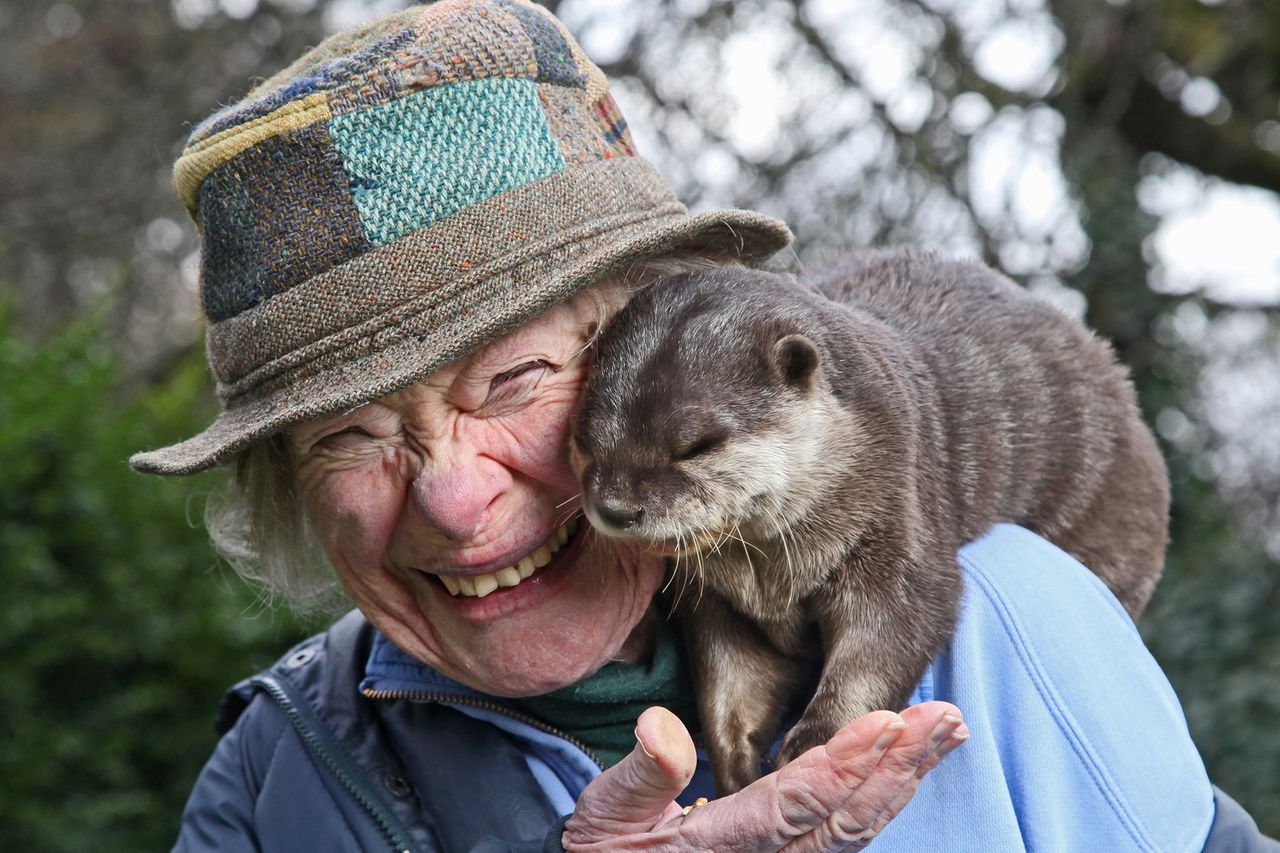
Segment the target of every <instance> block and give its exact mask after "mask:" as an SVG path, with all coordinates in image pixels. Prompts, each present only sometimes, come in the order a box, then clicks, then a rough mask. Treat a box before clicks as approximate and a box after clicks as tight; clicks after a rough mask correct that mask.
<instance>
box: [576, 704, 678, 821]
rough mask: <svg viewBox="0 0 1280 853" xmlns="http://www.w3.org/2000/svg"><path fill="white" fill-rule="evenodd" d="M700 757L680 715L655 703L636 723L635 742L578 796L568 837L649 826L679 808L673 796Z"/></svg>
mask: <svg viewBox="0 0 1280 853" xmlns="http://www.w3.org/2000/svg"><path fill="white" fill-rule="evenodd" d="M697 763H698V759H697V755H696V754H695V752H694V749H693V739H692V738H690V737H689V732H688V730H687V729H686V728H685V727H684V723H682V722H680V719H679V717H677V716H676V715H675V714H673V713H671V712H670V711H668V710H666V709H665V708H659V707H653V708H649V709H647V710H646V711H645V712H644V713H643V714H641V715H640V719H639V721H638V722H637V723H636V748H635V749H633V750H632V751H631V753H630V754H629V755H627V756H626V757H625V758H623V759H622V760H621V761H619V762H618V763H617V764H615V765H614V766H613V767H610V768H609V769H608V770H606V771H604V772H603V773H601V774H600V775H599V776H598V777H597V778H596V779H595V780H593V781H592V782H591V784H590V785H588V786H587V787H586V790H584V791H583V792H582V796H580V797H579V798H578V804H577V807H576V808H575V810H574V813H573V817H572V818H571V819H570V820H569V823H568V824H567V825H566V827H565V838H566V840H571V841H572V842H573V843H575V844H591V843H600V842H603V841H607V840H608V839H610V838H615V837H617V836H618V835H620V834H626V833H633V832H648V831H649V830H651V829H652V828H653V827H654V826H655V825H656V824H658V823H659V822H661V821H664V820H666V819H668V818H670V817H671V816H673V815H677V814H679V813H680V807H679V806H677V805H676V804H675V802H674V800H675V798H676V796H677V795H678V794H679V793H680V792H681V791H683V790H684V788H685V786H686V785H688V784H689V780H690V779H691V778H692V777H693V771H694V769H695V768H696V767H697Z"/></svg>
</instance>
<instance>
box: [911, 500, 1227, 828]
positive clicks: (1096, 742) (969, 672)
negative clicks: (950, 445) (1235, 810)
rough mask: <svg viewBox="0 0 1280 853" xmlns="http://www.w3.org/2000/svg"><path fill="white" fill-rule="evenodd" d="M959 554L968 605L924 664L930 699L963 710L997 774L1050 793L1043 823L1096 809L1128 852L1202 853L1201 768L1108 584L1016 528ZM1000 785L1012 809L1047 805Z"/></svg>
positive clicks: (1170, 697)
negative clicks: (928, 667)
mask: <svg viewBox="0 0 1280 853" xmlns="http://www.w3.org/2000/svg"><path fill="white" fill-rule="evenodd" d="M958 560H959V563H960V566H961V570H962V572H963V575H964V579H965V593H964V604H963V610H962V616H961V620H960V624H959V626H958V628H957V631H956V634H955V637H954V638H953V640H952V643H951V645H950V647H949V648H948V650H947V652H946V653H945V654H944V655H943V657H942V658H940V660H939V662H938V663H936V664H935V666H934V667H933V669H932V674H933V677H934V680H935V687H937V688H939V692H940V693H945V694H949V695H939V697H938V698H946V699H948V700H949V701H953V702H955V703H956V704H957V705H958V706H959V707H960V708H961V709H962V710H963V711H964V712H965V715H966V718H967V719H969V718H970V716H971V712H970V709H972V710H973V712H974V713H975V714H976V715H977V716H978V719H977V722H978V725H979V726H985V727H987V729H988V733H989V735H990V743H989V746H990V748H991V749H992V750H993V751H994V755H993V760H995V761H998V762H999V763H1000V764H1001V767H1002V770H1003V773H1004V775H1005V778H1006V779H1013V780H1015V782H1016V781H1017V780H1019V779H1022V780H1027V779H1037V780H1038V783H1039V784H1041V785H1046V784H1047V785H1051V786H1055V787H1057V788H1058V789H1059V796H1058V797H1057V798H1056V800H1057V802H1056V805H1055V806H1053V808H1052V812H1053V813H1052V815H1051V814H1048V813H1046V815H1045V816H1044V817H1043V821H1042V823H1041V826H1042V827H1043V828H1046V829H1049V828H1052V827H1054V826H1056V825H1059V823H1060V819H1061V818H1062V817H1063V816H1064V815H1070V816H1071V817H1072V818H1074V819H1077V820H1080V821H1084V823H1077V824H1076V825H1077V826H1080V825H1086V826H1087V825H1091V824H1092V825H1095V826H1098V825H1101V819H1102V817H1103V816H1106V818H1107V821H1106V822H1107V823H1108V824H1110V825H1111V826H1112V827H1113V829H1114V832H1116V833H1117V838H1118V839H1123V841H1124V844H1125V847H1126V848H1129V849H1135V850H1160V851H1165V850H1170V851H1172V850H1199V849H1201V846H1202V844H1203V840H1204V837H1205V834H1206V833H1207V831H1208V827H1209V824H1210V822H1211V821H1212V818H1213V794H1212V788H1211V786H1210V785H1209V781H1208V777H1207V774H1206V773H1205V770H1204V765H1203V763H1202V761H1201V759H1200V756H1199V753H1198V751H1197V750H1196V748H1195V745H1194V743H1193V742H1192V740H1191V736H1190V733H1189V732H1188V730H1187V725H1186V720H1185V718H1184V717H1183V713H1182V707H1181V704H1180V703H1179V701H1178V697H1177V695H1176V694H1175V693H1174V691H1173V688H1172V686H1171V685H1170V684H1169V681H1168V679H1167V678H1166V677H1165V675H1164V673H1163V671H1162V670H1161V669H1160V666H1159V664H1158V663H1157V662H1156V661H1155V659H1154V658H1153V657H1152V656H1151V653H1150V652H1149V651H1148V650H1147V648H1146V646H1145V644H1144V643H1143V641H1142V638H1141V636H1140V635H1139V633H1138V630H1137V628H1136V627H1135V626H1134V624H1133V622H1132V620H1130V619H1129V617H1128V615H1127V614H1126V613H1125V611H1124V609H1123V607H1121V606H1120V604H1119V602H1118V601H1117V600H1116V599H1115V597H1114V596H1113V595H1112V594H1111V592H1110V591H1109V590H1108V589H1107V588H1106V586H1105V585H1104V584H1103V583H1102V582H1101V581H1100V580H1098V579H1097V577H1096V576H1094V575H1093V574H1092V573H1091V572H1090V571H1089V570H1088V569H1086V568H1085V567H1084V566H1083V565H1081V564H1080V563H1079V562H1078V561H1076V560H1075V559H1074V558H1073V557H1071V556H1070V555H1069V554H1067V553H1065V552H1064V551H1062V550H1061V549H1059V548H1057V547H1056V546H1054V545H1053V544H1052V543H1050V542H1048V541H1047V540H1045V539H1043V538H1041V537H1040V536H1037V535H1036V534H1034V533H1031V532H1030V531H1028V530H1025V529H1023V528H1020V527H1016V526H1013V525H998V526H997V527H995V528H993V529H992V530H991V531H990V532H989V533H988V534H987V535H985V536H983V537H982V538H981V539H978V540H976V541H974V542H972V543H970V544H969V545H967V546H965V547H964V548H963V549H961V551H960V553H959V555H958ZM970 725H971V728H972V725H973V723H972V721H971V723H970ZM1019 784H1020V783H1019ZM1010 794H1011V796H1012V797H1013V798H1014V799H1015V800H1018V799H1019V798H1023V799H1024V802H1022V803H1021V804H1020V805H1019V811H1023V810H1025V811H1029V812H1035V811H1036V810H1037V809H1040V808H1043V805H1042V804H1043V802H1044V799H1045V798H1044V797H1043V793H1042V792H1036V791H1034V790H1031V789H1030V788H1028V789H1026V790H1020V789H1019V788H1018V785H1017V784H1015V785H1013V786H1012V787H1011V789H1010ZM1073 812H1074V814H1073ZM1070 823H1071V821H1066V822H1061V825H1062V826H1064V827H1067V826H1069V825H1070Z"/></svg>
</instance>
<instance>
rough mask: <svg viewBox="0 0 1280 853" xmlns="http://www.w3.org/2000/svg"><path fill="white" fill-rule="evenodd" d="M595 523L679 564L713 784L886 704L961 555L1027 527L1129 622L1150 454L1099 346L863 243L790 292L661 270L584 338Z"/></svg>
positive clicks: (1146, 552) (1051, 313)
mask: <svg viewBox="0 0 1280 853" xmlns="http://www.w3.org/2000/svg"><path fill="white" fill-rule="evenodd" d="M575 438H576V442H575V445H576V447H577V458H578V461H579V465H580V468H581V469H582V475H583V485H584V504H585V506H586V509H587V513H588V515H589V517H590V518H591V519H592V521H593V523H594V524H595V525H596V526H597V527H598V528H600V529H601V530H602V531H603V532H605V533H606V534H610V535H616V536H627V537H634V538H639V539H643V540H646V541H647V542H650V543H655V544H656V546H657V547H662V548H665V549H666V550H667V553H670V554H671V555H673V556H674V557H675V558H676V566H677V571H678V572H680V573H682V574H685V575H686V577H684V578H682V580H683V581H685V583H684V584H683V585H684V586H687V587H688V589H687V590H686V592H685V593H684V594H683V596H682V598H681V604H680V608H681V613H682V621H683V622H684V625H685V631H686V635H687V637H688V643H689V649H690V657H691V660H692V662H693V665H694V669H695V681H696V683H697V685H698V692H699V702H700V707H701V712H702V717H703V723H704V727H705V729H706V731H705V734H706V738H707V745H708V749H709V751H710V753H711V757H712V761H713V765H714V767H715V770H716V775H717V783H718V785H719V786H720V788H721V789H722V792H725V791H730V790H736V789H737V788H739V787H741V786H743V785H745V784H746V783H748V782H750V781H751V780H752V779H754V778H755V777H756V776H757V775H758V773H759V763H760V757H761V754H762V752H763V751H764V750H765V749H766V748H767V745H768V743H767V740H768V738H769V737H770V736H771V733H772V731H773V730H774V728H775V727H776V726H777V723H778V720H779V716H780V714H781V713H782V711H783V710H784V708H785V707H786V706H787V704H788V702H789V701H790V700H791V699H792V698H793V693H794V691H795V690H797V689H798V688H799V687H800V686H801V685H802V684H803V683H804V682H805V681H806V680H807V679H808V678H809V676H810V673H811V671H812V667H813V665H814V663H815V662H816V661H818V660H820V661H821V666H822V671H821V677H820V680H819V682H818V688H817V690H816V692H815V694H814V696H813V698H812V700H811V701H810V703H809V705H808V707H807V709H806V710H805V713H804V715H803V717H802V718H801V720H800V722H799V724H797V726H795V727H794V728H793V729H792V731H791V732H790V734H789V735H788V737H787V739H786V740H785V741H784V743H783V747H782V750H781V754H780V759H781V760H783V761H786V760H790V759H791V758H794V757H795V756H796V755H798V754H799V753H800V752H803V751H804V750H805V749H808V748H809V747H812V746H815V745H817V744H819V743H823V742H825V741H826V740H827V739H828V738H829V737H830V736H831V735H832V734H834V732H835V731H836V729H838V728H839V727H840V726H842V725H843V724H845V723H846V722H849V721H850V720H852V719H854V718H855V717H857V716H859V715H860V714H862V713H865V712H866V711H869V710H872V709H874V708H882V707H888V708H899V707H901V706H902V704H903V703H904V702H905V701H906V699H907V697H908V696H909V695H910V692H911V690H912V689H913V688H914V686H915V684H916V683H917V681H918V680H919V678H920V676H921V674H922V673H923V671H924V669H925V667H926V666H927V665H928V663H929V661H930V660H931V659H932V658H933V656H934V655H935V654H936V653H937V651H938V650H939V649H940V648H941V646H942V645H943V644H944V643H945V642H946V641H947V639H948V638H949V637H950V635H951V632H952V630H953V627H954V625H955V621H956V617H957V611H958V606H959V600H960V592H961V590H960V573H959V569H958V567H957V565H956V561H955V560H956V558H955V555H956V551H957V550H958V549H959V548H960V546H961V545H962V544H963V543H964V542H966V541H968V540H970V539H974V538H976V537H978V536H980V535H982V534H983V533H984V532H985V531H986V530H987V529H988V528H989V527H990V526H991V525H992V524H995V523H997V522H1001V521H1007V522H1014V523H1017V524H1021V525H1023V526H1025V527H1028V528H1030V529H1031V530H1034V531H1035V532H1037V533H1039V534H1040V535H1042V536H1044V537H1045V538H1047V539H1049V540H1050V541H1052V542H1054V543H1055V544H1057V545H1059V546H1060V547H1062V548H1063V549H1064V550H1066V551H1068V552H1069V553H1071V554H1073V555H1074V556H1076V557H1077V558H1078V559H1079V560H1080V561H1081V562H1082V563H1084V564H1085V565H1086V566H1088V567H1089V568H1090V569H1092V570H1093V571H1094V572H1095V573H1096V574H1097V575H1098V576H1099V577H1100V578H1101V579H1102V580H1103V581H1104V582H1105V583H1106V584H1107V586H1108V587H1110V588H1111V590H1112V591H1113V592H1114V593H1115V594H1116V596H1117V597H1118V598H1119V599H1120V601H1121V602H1122V603H1123V604H1124V606H1125V607H1126V609H1127V610H1128V611H1129V613H1130V614H1132V615H1134V616H1136V615H1137V614H1138V613H1139V612H1140V611H1141V610H1142V608H1143V606H1145V604H1146V602H1147V599H1148V598H1149V596H1150V594H1151V591H1152V589H1153V587H1154V585H1155V582H1156V580H1157V578H1158V577H1159V574H1160V571H1161V567H1162V565H1163V557H1164V549H1165V544H1166V527H1167V520H1168V502H1169V487H1168V480H1167V475H1166V472H1165V468H1164V463H1163V460H1162V459H1161V457H1160V454H1159V452H1158V450H1157V448H1156V445H1155V441H1154V439H1153V438H1152V436H1151V433H1150V431H1149V430H1148V429H1147V428H1146V426H1145V425H1144V424H1143V422H1142V420H1141V417H1140V415H1139V413H1138V409H1137V405H1136V402H1135V396H1134V391H1133V387H1132V385H1131V383H1130V381H1129V379H1128V377H1127V374H1126V372H1125V370H1124V368H1123V367H1121V366H1120V365H1119V364H1118V362H1117V361H1116V358H1115V356H1114V354H1113V353H1112V351H1111V348H1110V347H1109V346H1108V345H1107V344H1106V343H1104V342H1103V341H1101V340H1099V339H1098V338H1096V337H1095V336H1093V335H1092V334H1091V333H1090V332H1089V331H1088V330H1086V329H1085V328H1084V327H1083V326H1081V325H1080V324H1079V323H1077V322H1075V321H1073V320H1071V319H1069V318H1068V317H1066V316H1064V315H1063V314H1061V313H1059V312H1058V311H1057V310H1056V309H1054V308H1053V307H1051V306H1049V305H1047V304H1046V303H1044V302H1042V301H1040V300H1038V299H1036V298H1035V297H1033V296H1031V295H1030V294H1028V293H1026V292H1025V291H1024V290H1022V289H1021V288H1019V287H1017V286H1016V285H1014V284H1013V283H1012V282H1010V281H1008V280H1007V279H1005V278H1003V277H1001V276H999V275H997V274H996V273H994V272H992V271H991V270H989V269H988V268H986V267H984V266H982V265H980V264H977V263H966V262H953V261H944V260H940V259H938V258H936V257H933V256H931V255H924V254H915V253H910V252H904V251H891V252H868V253H864V254H861V255H858V256H856V257H854V258H851V259H849V260H848V261H847V262H846V263H844V264H842V265H841V266H840V267H838V268H836V269H834V270H832V271H831V272H829V273H827V274H825V275H822V276H820V277H816V278H814V279H812V280H810V281H808V282H802V283H800V284H796V283H794V282H791V281H789V280H787V279H785V278H783V277H780V276H775V275H770V274H767V273H761V272H755V271H749V270H744V269H736V268H734V269H721V270H716V271H712V272H708V273H698V274H691V275H684V276H679V277H675V278H672V279H666V280H663V281H660V282H659V283H657V284H655V285H654V286H653V287H652V288H650V289H648V290H646V291H643V292H641V293H640V294H638V295H637V296H636V297H634V298H633V299H632V300H631V302H630V303H629V304H628V305H627V307H626V308H625V309H624V310H623V311H622V312H621V313H620V314H619V315H618V317H616V318H615V320H614V322H612V323H611V324H610V326H609V327H608V328H607V329H606V330H605V331H604V333H603V334H602V336H601V340H600V341H599V345H598V352H597V365H596V369H595V372H594V375H593V378H592V381H591V383H590V385H589V386H588V389H587V391H586V394H585V396H584V404H583V411H582V415H581V417H580V420H579V423H578V429H577V433H576V436H575Z"/></svg>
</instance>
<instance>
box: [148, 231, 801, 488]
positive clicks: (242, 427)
mask: <svg viewBox="0 0 1280 853" xmlns="http://www.w3.org/2000/svg"><path fill="white" fill-rule="evenodd" d="M791 239H792V237H791V232H790V231H789V230H788V229H787V226H786V225H784V224H783V223H782V222H780V221H778V220H777V219H774V218H772V217H769V216H765V215H763V214H759V213H755V212H752V211H747V210H734V209H728V210H717V211H712V212H709V213H701V214H696V215H693V216H687V215H683V214H680V215H670V216H664V217H659V218H655V219H649V220H645V221H642V222H639V223H635V224H632V225H627V226H623V227H620V228H615V229H613V230H610V231H608V232H606V233H602V234H598V235H595V236H593V237H590V238H587V239H584V240H581V241H578V242H575V243H572V244H569V245H565V246H562V247H560V248H558V249H557V250H555V251H552V252H550V253H548V254H547V255H545V256H543V257H540V258H539V259H538V262H537V265H538V266H539V267H540V268H542V270H541V271H540V275H539V278H540V282H541V283H540V286H539V287H536V288H527V289H524V290H522V291H518V292H515V293H513V292H512V290H511V289H510V288H504V287H501V286H493V287H484V286H483V285H482V286H478V287H476V288H474V290H473V291H472V295H471V296H470V297H469V304H468V306H467V308H468V310H467V312H466V315H465V316H457V317H453V318H451V319H450V320H449V321H448V322H446V323H445V324H444V327H443V328H441V327H440V326H439V324H438V322H437V324H436V326H435V327H433V328H432V329H431V331H430V334H412V333H411V332H412V330H407V331H409V332H410V333H407V334H403V335H400V336H399V337H398V338H396V339H393V340H391V342H390V343H389V344H387V345H386V346H384V347H382V348H380V349H377V350H375V351H370V352H367V353H362V354H361V357H359V358H350V359H347V360H344V361H342V362H340V363H337V364H334V365H332V366H330V367H328V368H327V369H324V370H319V371H316V372H314V373H312V374H310V375H308V376H306V377H304V378H302V379H300V380H298V381H296V382H292V383H290V384H288V385H286V386H283V387H280V388H276V389H274V390H272V391H270V392H267V393H264V394H262V395H261V396H259V397H257V398H255V399H253V400H249V401H237V404H236V405H235V406H229V407H228V408H227V410H225V411H224V412H223V413H222V414H221V415H220V416H219V417H218V418H217V419H216V420H214V422H213V423H211V424H210V425H209V426H208V428H206V429H205V430H204V431H202V432H200V433H199V434H197V435H194V436H192V437H191V438H189V439H186V440H185V441H181V442H178V443H176V444H172V445H169V446H167V447H162V448H159V449H156V450H150V451H145V452H142V453H137V454H135V455H134V456H132V457H131V458H130V460H129V464H130V465H131V466H132V467H133V468H134V469H135V470H137V471H140V472H144V473H150V474H175V475H176V474H193V473H196V472H198V471H203V470H205V469H207V468H211V467H214V466H216V465H219V464H221V463H223V462H225V461H227V460H229V459H231V458H232V457H234V456H236V455H237V454H238V453H239V452H240V451H242V450H244V449H246V448H248V447H249V446H250V445H251V444H253V443H254V442H255V441H257V440H259V439H261V438H263V437H266V436H269V435H272V434H274V433H277V432H280V431H282V430H285V429H287V428H289V427H291V426H294V425H296V424H299V423H303V422H305V421H308V420H312V419H315V418H318V417H323V416H326V415H331V414H334V413H337V412H343V411H348V410H350V409H353V408H355V407H357V406H361V405H363V404H365V403H368V402H370V401H372V400H376V399H377V398H379V397H381V396H383V395H384V394H388V393H391V392H393V391H397V390H400V389H401V388H405V387H407V386H409V385H412V384H413V383H415V382H418V381H420V380H421V379H423V378H425V377H427V376H429V375H430V374H431V373H433V372H434V371H436V370H438V369H440V368H441V367H443V366H444V365H446V364H448V363H449V362H451V361H454V360H455V359H458V358H460V357H462V356H464V355H466V354H468V353H470V352H472V351H474V350H476V349H477V348H479V347H480V346H482V345H484V344H485V343H487V342H489V341H492V340H495V339H497V338H499V337H501V336H502V335H503V334H505V333H507V332H509V331H511V330H512V329H514V328H516V327H518V326H520V325H521V324H522V323H524V322H526V321H528V320H529V319H531V318H533V317H535V316H537V315H538V314H541V313H542V312H544V311H546V310H547V309H548V308H550V307H551V306H553V305H556V304H558V303H560V302H563V301H564V300H565V299H567V298H568V297H569V296H571V295H572V294H574V293H576V292H577V291H579V290H581V289H583V288H584V287H587V286H589V285H591V284H594V283H595V282H598V281H600V280H601V279H604V278H607V277H609V276H611V275H615V274H618V273H619V272H623V271H625V270H626V269H627V268H628V267H630V266H631V265H632V264H635V263H636V262H638V261H643V260H646V259H649V258H656V257H660V256H662V255H667V254H672V253H680V252H697V253H700V254H705V255H708V256H711V257H720V258H724V259H736V260H739V261H741V262H743V263H747V264H756V263H759V262H761V261H764V260H766V259H768V258H769V257H770V256H772V255H773V254H775V253H776V252H778V251H779V250H781V249H783V248H785V247H786V246H787V245H788V244H789V243H790V242H791ZM524 272H525V273H526V274H527V273H528V272H529V270H527V269H526V270H525V271H524Z"/></svg>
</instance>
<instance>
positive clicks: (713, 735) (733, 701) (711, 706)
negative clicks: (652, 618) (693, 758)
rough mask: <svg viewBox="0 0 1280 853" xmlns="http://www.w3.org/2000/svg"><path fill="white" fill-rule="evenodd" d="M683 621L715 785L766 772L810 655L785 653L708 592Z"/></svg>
mask: <svg viewBox="0 0 1280 853" xmlns="http://www.w3.org/2000/svg"><path fill="white" fill-rule="evenodd" d="M680 622H681V626H682V629H683V634H684V638H685V645H686V649H687V653H688V658H689V662H690V665H691V668H692V670H693V686H694V692H695V693H696V694H697V698H698V711H699V716H700V717H701V721H702V730H703V739H704V741H705V743H706V747H707V753H708V754H709V755H710V757H711V769H712V774H713V776H714V777H715V781H716V791H717V793H718V794H719V795H721V796H724V795H726V794H731V793H733V792H735V791H738V790H741V789H742V788H745V787H746V786H747V785H749V784H751V783H752V782H754V781H755V780H756V779H758V778H759V777H760V762H761V760H762V758H763V757H764V754H765V752H766V751H767V750H768V748H769V746H770V744H771V743H772V740H773V737H774V735H775V734H776V732H777V729H778V723H779V722H780V720H781V717H782V712H783V710H784V709H785V708H786V706H787V704H788V701H789V700H790V698H791V696H793V695H794V693H795V691H796V690H797V689H798V687H799V685H800V683H801V682H802V679H803V672H804V666H805V665H804V662H802V661H793V660H791V659H790V658H788V657H787V656H786V655H784V654H782V653H781V652H779V651H778V650H777V649H775V648H774V647H773V645H772V644H771V643H770V642H769V641H768V639H767V638H766V637H765V636H764V634H763V633H762V632H761V631H760V629H759V628H758V627H756V626H755V625H754V624H753V623H752V622H750V621H748V620H747V619H746V618H745V617H743V616H742V615H741V614H739V613H738V612H737V611H735V610H734V609H733V608H732V607H730V606H729V604H728V603H727V602H726V601H725V600H724V599H722V598H721V597H720V596H719V595H717V594H715V593H712V592H710V591H708V592H707V593H705V594H704V595H703V596H702V599H701V601H699V602H698V603H697V605H696V609H694V608H692V607H688V608H682V610H681V613H680Z"/></svg>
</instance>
